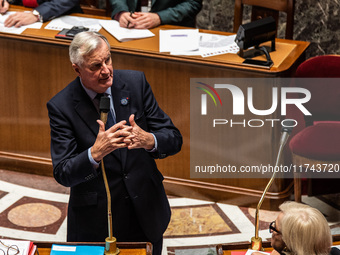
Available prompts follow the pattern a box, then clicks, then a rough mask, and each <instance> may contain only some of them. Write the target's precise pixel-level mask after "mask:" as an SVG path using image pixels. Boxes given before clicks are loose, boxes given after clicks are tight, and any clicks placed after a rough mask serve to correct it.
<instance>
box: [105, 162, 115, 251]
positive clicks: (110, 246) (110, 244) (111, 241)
mask: <svg viewBox="0 0 340 255" xmlns="http://www.w3.org/2000/svg"><path fill="white" fill-rule="evenodd" d="M101 165H102V174H103V179H104V184H105V189H106V195H107V216H108V224H109V236H108V237H107V238H106V239H105V252H104V254H108V255H117V254H119V249H118V248H117V239H116V238H115V237H113V234H112V232H113V230H112V212H111V194H110V188H109V184H108V181H107V177H106V173H105V168H104V160H103V159H102V160H101Z"/></svg>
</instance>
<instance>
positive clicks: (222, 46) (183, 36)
mask: <svg viewBox="0 0 340 255" xmlns="http://www.w3.org/2000/svg"><path fill="white" fill-rule="evenodd" d="M235 36H236V35H230V36H225V35H217V34H208V33H199V32H198V29H174V30H160V31H159V51H160V52H170V54H172V55H185V56H195V55H198V56H202V57H210V56H215V55H221V54H226V53H233V54H236V53H237V52H238V51H239V47H238V46H237V44H236V43H235Z"/></svg>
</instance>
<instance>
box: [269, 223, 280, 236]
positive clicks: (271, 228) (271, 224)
mask: <svg viewBox="0 0 340 255" xmlns="http://www.w3.org/2000/svg"><path fill="white" fill-rule="evenodd" d="M275 225H276V223H275V220H274V221H273V222H272V223H270V224H269V233H273V231H275V232H276V233H278V234H281V232H280V231H278V230H277V229H276V228H275Z"/></svg>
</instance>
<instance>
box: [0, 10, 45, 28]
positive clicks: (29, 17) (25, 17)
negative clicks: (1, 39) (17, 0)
mask: <svg viewBox="0 0 340 255" xmlns="http://www.w3.org/2000/svg"><path fill="white" fill-rule="evenodd" d="M37 21H39V17H37V16H35V15H34V14H33V13H32V12H16V13H14V14H12V15H10V16H9V17H8V18H7V19H6V20H5V23H4V25H5V27H12V26H15V27H21V26H24V25H29V24H32V23H34V22H37Z"/></svg>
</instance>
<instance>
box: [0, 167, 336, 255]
mask: <svg viewBox="0 0 340 255" xmlns="http://www.w3.org/2000/svg"><path fill="white" fill-rule="evenodd" d="M68 193H69V190H68V189H67V188H65V187H62V186H61V185H59V184H57V183H56V182H55V181H54V179H53V178H50V177H42V176H36V175H29V174H23V173H18V172H10V171H5V170H0V238H16V239H30V240H32V241H52V242H59V241H61V242H63V241H66V212H67V202H68V196H69V195H68ZM302 199H303V202H304V203H306V204H309V205H311V206H313V207H315V208H317V209H319V210H320V211H321V212H322V213H323V214H324V215H325V217H326V218H327V220H328V222H329V224H330V227H331V230H332V234H334V235H335V234H337V235H338V234H340V194H334V195H329V196H322V197H307V196H303V198H302ZM169 201H170V205H171V208H172V219H171V222H170V224H169V227H168V229H167V230H166V232H165V234H164V248H163V255H166V254H169V255H170V254H178V255H180V254H195V255H198V254H197V252H195V249H196V248H197V247H200V248H206V249H207V251H209V247H210V246H214V245H216V244H225V243H236V242H244V241H250V239H251V237H252V236H254V215H255V210H254V209H252V208H244V207H238V206H234V205H228V204H221V203H214V202H209V201H201V200H195V199H189V198H178V197H169ZM259 215H260V232H259V235H260V237H262V239H263V240H269V239H270V237H271V234H270V233H269V231H268V225H269V223H270V222H272V221H273V220H275V219H276V217H277V215H278V212H276V211H266V210H261V211H260V214H259ZM118 241H119V240H118ZM190 252H191V253H190ZM205 254H208V253H207V252H206V253H205Z"/></svg>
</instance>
